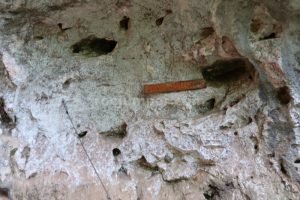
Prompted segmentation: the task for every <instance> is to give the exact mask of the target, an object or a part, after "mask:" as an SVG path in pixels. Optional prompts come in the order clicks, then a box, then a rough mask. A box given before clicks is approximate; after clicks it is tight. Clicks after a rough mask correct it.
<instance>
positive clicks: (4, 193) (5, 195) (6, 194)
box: [0, 187, 10, 199]
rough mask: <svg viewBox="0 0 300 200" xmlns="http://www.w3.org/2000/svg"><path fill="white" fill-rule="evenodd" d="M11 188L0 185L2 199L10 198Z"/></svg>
mask: <svg viewBox="0 0 300 200" xmlns="http://www.w3.org/2000/svg"><path fill="white" fill-rule="evenodd" d="M9 196H10V195H9V189H8V188H1V187H0V199H10V197H9Z"/></svg>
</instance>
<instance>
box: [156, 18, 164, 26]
mask: <svg viewBox="0 0 300 200" xmlns="http://www.w3.org/2000/svg"><path fill="white" fill-rule="evenodd" d="M164 19H165V17H160V18H158V19H157V20H156V21H155V24H156V26H160V25H162V23H163V22H164Z"/></svg>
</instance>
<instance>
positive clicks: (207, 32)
mask: <svg viewBox="0 0 300 200" xmlns="http://www.w3.org/2000/svg"><path fill="white" fill-rule="evenodd" d="M214 32H215V30H214V29H213V27H205V28H202V29H201V37H202V38H207V37H208V36H210V35H212V34H213V33H214Z"/></svg>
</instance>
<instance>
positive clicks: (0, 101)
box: [0, 98, 13, 126]
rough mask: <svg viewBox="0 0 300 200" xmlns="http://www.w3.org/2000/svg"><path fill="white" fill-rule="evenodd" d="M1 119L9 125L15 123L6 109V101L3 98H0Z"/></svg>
mask: <svg viewBox="0 0 300 200" xmlns="http://www.w3.org/2000/svg"><path fill="white" fill-rule="evenodd" d="M0 120H1V122H2V123H3V124H4V125H5V126H9V125H11V124H12V123H13V120H12V119H11V118H10V117H9V115H8V114H7V112H6V111H5V103H4V99H3V98H0Z"/></svg>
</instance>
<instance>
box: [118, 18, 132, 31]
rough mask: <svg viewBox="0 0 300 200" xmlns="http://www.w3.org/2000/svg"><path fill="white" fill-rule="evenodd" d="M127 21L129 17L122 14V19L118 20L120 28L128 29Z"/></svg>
mask: <svg viewBox="0 0 300 200" xmlns="http://www.w3.org/2000/svg"><path fill="white" fill-rule="evenodd" d="M129 21H130V18H129V17H127V16H124V17H123V19H122V20H121V21H120V28H121V29H124V30H128V29H129Z"/></svg>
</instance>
